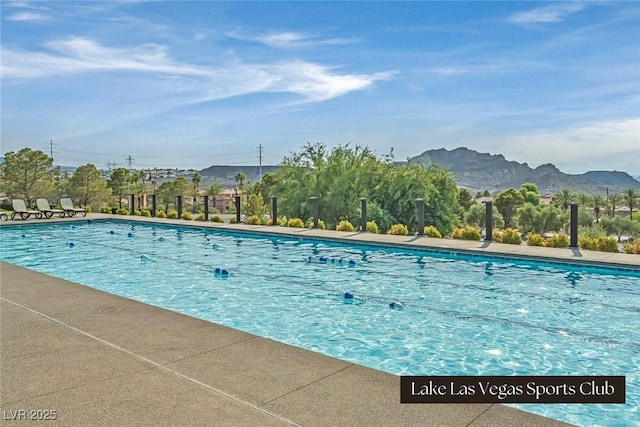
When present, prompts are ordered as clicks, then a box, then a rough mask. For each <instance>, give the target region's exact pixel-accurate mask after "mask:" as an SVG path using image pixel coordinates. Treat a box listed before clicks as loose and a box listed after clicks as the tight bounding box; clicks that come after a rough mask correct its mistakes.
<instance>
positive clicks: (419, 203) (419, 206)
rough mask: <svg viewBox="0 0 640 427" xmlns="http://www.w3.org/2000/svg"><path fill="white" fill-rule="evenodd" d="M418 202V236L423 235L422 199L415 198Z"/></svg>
mask: <svg viewBox="0 0 640 427" xmlns="http://www.w3.org/2000/svg"><path fill="white" fill-rule="evenodd" d="M416 203H417V204H418V236H424V199H423V198H419V199H416Z"/></svg>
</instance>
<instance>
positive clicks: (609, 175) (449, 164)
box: [409, 147, 640, 194]
mask: <svg viewBox="0 0 640 427" xmlns="http://www.w3.org/2000/svg"><path fill="white" fill-rule="evenodd" d="M409 163H412V164H419V165H422V166H423V167H429V166H430V165H432V164H439V165H441V166H443V167H444V168H446V169H448V170H450V171H451V172H452V173H453V174H454V175H455V178H456V181H457V182H458V185H459V186H461V187H466V188H469V189H470V190H472V191H473V192H476V191H484V190H489V191H490V192H492V193H494V192H497V191H502V190H504V189H507V188H509V187H514V188H519V187H520V185H522V184H523V183H525V182H533V183H535V184H537V185H538V187H539V188H540V192H541V193H542V194H548V193H557V192H559V191H560V190H561V189H562V188H565V187H566V188H569V189H571V190H572V191H582V192H587V193H602V194H604V193H605V191H606V189H607V188H608V189H609V192H617V191H620V190H622V189H624V188H628V187H635V188H638V189H640V181H637V180H635V179H634V178H633V177H631V176H630V175H629V174H627V173H625V172H618V171H590V172H587V173H584V174H581V175H570V174H566V173H563V172H561V171H560V170H558V168H556V167H555V166H554V165H552V164H550V163H549V164H545V165H540V166H538V167H537V168H535V169H533V168H531V167H529V165H527V164H526V163H518V162H515V161H509V160H507V159H505V158H504V156H503V155H501V154H489V153H479V152H477V151H474V150H470V149H468V148H465V147H461V148H456V149H455V150H451V151H449V150H446V149H444V148H441V149H438V150H428V151H425V152H424V153H422V154H420V155H419V156H416V157H413V158H411V159H409Z"/></svg>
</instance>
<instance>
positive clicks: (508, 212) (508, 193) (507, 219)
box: [495, 188, 524, 228]
mask: <svg viewBox="0 0 640 427" xmlns="http://www.w3.org/2000/svg"><path fill="white" fill-rule="evenodd" d="M495 204H496V207H497V208H498V212H500V214H501V215H502V218H503V219H504V226H505V227H506V228H512V227H513V226H514V224H513V222H514V221H513V220H514V218H515V215H516V211H517V209H518V208H519V207H520V206H522V205H523V204H524V197H522V194H520V192H519V191H518V190H516V189H515V188H509V189H508V190H504V191H503V192H501V193H500V194H498V196H497V197H496V200H495Z"/></svg>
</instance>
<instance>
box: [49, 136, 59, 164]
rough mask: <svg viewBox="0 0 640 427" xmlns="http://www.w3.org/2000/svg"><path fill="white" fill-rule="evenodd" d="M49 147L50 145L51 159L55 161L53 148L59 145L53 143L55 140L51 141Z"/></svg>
mask: <svg viewBox="0 0 640 427" xmlns="http://www.w3.org/2000/svg"><path fill="white" fill-rule="evenodd" d="M48 145H49V155H50V157H51V160H53V146H54V145H58V144H54V143H53V139H50V140H49V144H48ZM52 164H53V162H52Z"/></svg>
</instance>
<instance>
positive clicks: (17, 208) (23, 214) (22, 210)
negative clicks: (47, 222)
mask: <svg viewBox="0 0 640 427" xmlns="http://www.w3.org/2000/svg"><path fill="white" fill-rule="evenodd" d="M11 206H13V212H12V213H11V219H14V218H15V217H16V216H17V215H20V218H22V219H27V218H29V217H30V216H31V215H33V216H35V217H36V218H38V219H40V218H42V212H40V211H32V210H29V209H27V205H26V204H25V203H24V200H22V199H13V200H11Z"/></svg>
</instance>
